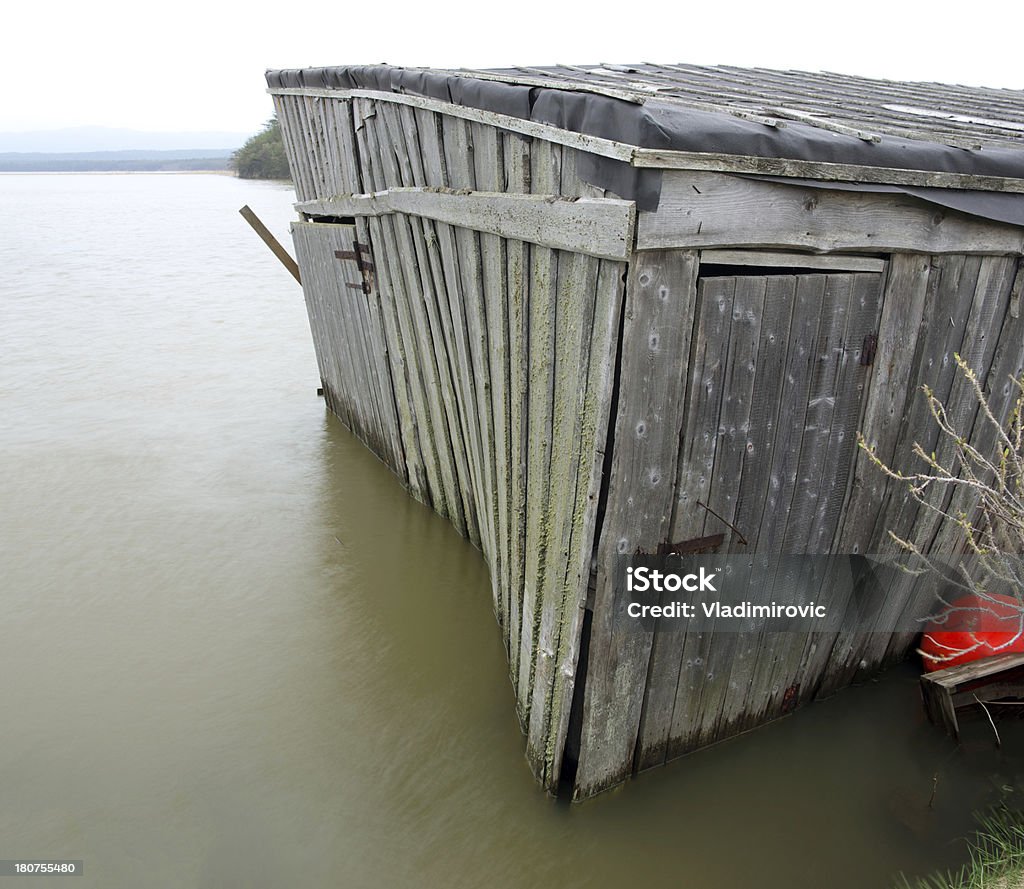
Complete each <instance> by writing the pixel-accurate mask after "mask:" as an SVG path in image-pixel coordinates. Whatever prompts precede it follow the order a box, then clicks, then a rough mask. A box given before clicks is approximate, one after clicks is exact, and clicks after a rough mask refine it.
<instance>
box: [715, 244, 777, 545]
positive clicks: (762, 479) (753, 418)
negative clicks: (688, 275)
mask: <svg viewBox="0 0 1024 889" xmlns="http://www.w3.org/2000/svg"><path fill="white" fill-rule="evenodd" d="M702 261H703V259H702ZM795 303H796V278H795V276H792V275H773V276H771V277H768V278H766V279H765V295H764V314H763V316H762V319H761V330H760V342H759V344H758V349H757V362H756V365H755V376H754V388H753V392H752V394H751V397H750V425H749V429H748V430H747V442H746V447H745V454H744V455H743V467H742V470H741V472H742V475H741V477H742V479H743V484H742V485H741V486H740V487H739V489H738V491H737V495H736V496H737V503H736V510H735V514H734V517H733V518H732V522H733V524H734V525H736V527H737V528H739V529H740V531H741V532H742V533H743V535H744V537H745V538H746V540H747V542H748V547H747V550H748V551H749V552H758V551H763V548H762V547H761V546H760V545H759V538H760V531H761V522H762V518H763V516H764V511H765V504H766V503H767V502H768V498H769V495H770V492H771V468H772V462H773V456H774V449H775V440H776V430H777V425H778V421H779V409H780V403H781V399H780V397H779V396H780V394H781V393H782V392H783V391H784V383H785V380H784V378H783V372H784V370H785V367H786V353H787V350H788V346H789V335H790V327H791V324H792V317H793V308H794V305H795Z"/></svg>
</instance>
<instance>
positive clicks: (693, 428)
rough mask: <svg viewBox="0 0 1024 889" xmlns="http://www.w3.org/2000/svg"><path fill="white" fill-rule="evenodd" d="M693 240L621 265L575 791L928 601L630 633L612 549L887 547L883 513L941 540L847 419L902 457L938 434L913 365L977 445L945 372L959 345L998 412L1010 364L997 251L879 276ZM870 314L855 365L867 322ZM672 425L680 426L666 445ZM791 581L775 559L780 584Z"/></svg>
mask: <svg viewBox="0 0 1024 889" xmlns="http://www.w3.org/2000/svg"><path fill="white" fill-rule="evenodd" d="M696 257H697V254H696V253H695V252H687V251H664V252H663V251H652V252H647V251H645V252H643V253H640V254H638V256H637V260H636V263H635V264H634V267H633V268H632V269H631V277H630V280H631V282H632V283H631V285H630V287H629V288H628V291H627V303H626V319H625V325H624V333H623V336H624V340H623V355H624V358H623V368H622V387H621V391H620V396H619V405H618V417H617V420H616V427H615V429H616V434H615V440H614V442H615V443H614V463H613V469H612V475H611V481H610V491H609V496H608V503H609V506H608V511H607V513H606V517H605V524H604V527H603V528H602V531H601V538H600V545H599V547H600V548H599V561H598V575H597V581H596V589H597V593H596V597H595V609H594V622H593V635H592V638H591V641H590V657H589V662H588V665H587V680H586V696H585V702H584V715H583V730H582V738H581V743H580V750H581V752H580V761H579V766H578V770H577V773H576V780H575V787H574V796H575V797H576V798H577V799H581V798H585V797H587V796H590V795H592V794H594V793H596V792H599V791H601V790H603V789H606V788H607V787H609V786H611V785H613V784H615V783H617V782H619V781H621V780H623V779H624V778H626V777H628V776H629V775H630V774H633V773H635V772H637V771H641V770H643V769H646V768H649V767H652V766H655V765H658V764H661V763H663V762H665V761H666V760H668V759H671V758H673V757H675V756H679V755H682V754H684V753H687V752H690V751H692V750H695V749H697V748H699V747H702V746H705V745H707V744H710V743H713V742H715V741H718V740H721V739H723V738H726V737H729V736H730V735H733V734H736V733H738V732H741V731H744V730H746V729H748V728H751V727H753V726H755V725H758V724H760V723H763V722H766V721H768V720H770V719H774V718H777V717H778V716H781V715H784V714H785V713H787V712H789V711H790V710H791V709H793V708H794V707H796V706H798V705H800V704H802V703H805V702H807V701H809V700H812V699H814V698H817V697H821V696H823V695H826V694H829V693H831V692H832V691H835V690H836V689H838V688H841V687H843V686H845V685H848V684H849V683H850V682H851V681H853V680H855V679H856V678H858V677H860V676H864V675H867V674H869V673H870V672H872V671H875V670H877V669H878V668H879V667H880V666H882V665H884V664H886V663H888V662H891V661H892V660H894V659H897V658H899V657H902V656H903V655H904V654H905V652H906V650H907V648H908V647H909V646H910V645H911V644H912V642H913V634H911V633H897V634H893V633H892V628H893V627H895V626H897V623H898V622H899V621H901V620H902V621H904V622H905V621H906V620H908V619H909V618H910V617H912V616H915V615H919V614H920V613H921V608H922V607H924V605H923V603H922V601H921V598H920V595H919V594H917V595H915V587H914V584H913V583H912V582H905V583H903V584H901V585H898V586H897V587H896V588H895V589H894V590H892V591H891V593H890V594H889V595H888V597H887V598H886V600H885V602H884V603H883V607H882V608H881V609H879V610H878V611H877V612H876V613H874V614H870V615H867V616H866V617H865V620H864V622H861V623H857V622H855V621H854V620H853V618H852V617H851V618H850V620H849V621H848V622H847V624H846V625H845V626H846V627H847V628H846V629H844V631H843V632H841V633H832V634H824V633H817V634H805V635H804V636H793V635H791V634H788V635H782V636H776V637H774V638H767V637H759V636H758V635H757V634H755V633H750V634H737V633H728V634H724V633H719V634H715V633H714V632H703V633H690V634H687V633H686V632H685V629H681V628H680V625H679V623H678V622H674V621H662V622H660V623H659V624H658V625H657V626H656V627H655V631H654V632H653V633H644V632H639V631H638V630H637V629H636V627H635V625H634V626H633V627H630V625H629V622H628V621H624V620H622V619H621V612H622V609H624V607H625V605H626V604H627V602H626V598H627V597H626V595H625V594H624V593H623V585H622V584H621V583H616V582H615V577H614V575H613V574H612V572H613V570H614V566H615V564H616V563H615V556H616V554H619V555H621V554H627V553H632V552H635V551H636V550H638V549H640V550H643V551H645V552H653V551H655V549H656V548H657V546H658V545H659V544H660V543H666V542H671V543H677V542H680V541H684V540H688V539H692V538H696V537H701V536H703V535H708V534H713V533H723V534H724V535H725V547H724V548H725V550H726V551H728V552H733V553H750V554H752V556H753V558H754V559H755V560H760V562H761V563H762V567H764V566H765V565H770V564H771V561H772V556H773V555H774V554H778V553H893V552H896V551H897V547H896V544H895V543H894V542H893V541H892V540H891V539H890V537H889V534H888V532H889V530H893V531H895V532H896V533H900V534H902V535H904V536H909V537H910V538H911V539H915V540H926V541H930V542H931V543H930V545H931V547H932V549H933V551H935V552H953V551H954V550H955V548H956V547H957V545H958V544H959V542H960V541H959V538H958V536H957V534H956V533H955V529H953V528H952V527H951V526H950V523H946V524H945V525H940V523H939V521H937V519H936V514H935V513H934V512H933V511H930V510H927V509H924V508H921V507H919V506H918V504H916V503H915V502H914V501H913V500H912V499H911V498H909V496H908V495H907V493H906V491H905V490H904V489H903V487H902V486H900V485H898V484H894V483H891V482H888V481H887V480H886V479H885V477H884V476H883V475H882V474H881V473H880V472H879V471H878V470H877V469H876V468H875V467H873V466H872V465H871V463H870V461H869V460H868V458H867V456H866V455H865V454H863V453H861V452H860V451H859V450H858V449H857V448H856V447H855V434H856V432H857V431H860V430H862V431H863V433H864V435H865V437H866V439H867V440H868V442H869V443H871V444H872V445H874V446H876V447H877V449H878V453H879V455H880V456H881V457H882V458H883V459H885V460H886V461H889V462H890V463H893V464H895V465H897V466H900V467H903V468H905V469H910V468H911V466H912V465H913V458H912V457H911V448H912V445H913V443H914V442H920V443H921V444H922V445H923V446H924V447H925V448H926V449H927V450H929V451H930V450H932V449H939V450H940V452H941V450H942V444H941V443H940V442H939V440H938V436H937V434H936V431H935V427H934V424H933V423H932V422H931V419H930V416H929V415H928V412H927V406H926V403H925V400H924V396H923V394H922V393H921V392H920V387H921V386H922V385H923V384H926V383H927V384H928V385H930V386H932V388H933V389H935V391H936V393H937V394H938V395H939V396H940V397H941V398H942V399H943V400H944V401H946V403H947V404H948V405H949V406H950V409H951V412H952V415H953V416H956V417H957V418H958V419H959V420H960V421H962V422H963V423H964V424H965V425H966V428H968V429H973V430H974V431H973V432H972V441H977V442H978V443H979V445H980V444H984V438H985V436H986V435H989V432H990V430H989V428H988V427H987V426H986V425H985V424H984V423H983V422H981V420H980V419H979V417H978V412H977V408H976V404H975V403H974V401H973V399H972V397H971V395H970V393H969V392H968V391H967V389H966V387H965V385H964V384H963V381H962V380H961V379H959V378H957V376H956V375H955V374H954V366H955V363H954V360H953V354H954V352H956V353H959V354H961V355H963V356H964V357H965V358H966V359H967V360H968V362H969V363H970V365H971V367H972V368H974V370H975V371H976V372H977V373H978V375H979V377H980V379H981V380H983V381H984V383H985V386H986V390H987V391H988V392H990V393H991V395H992V398H993V399H994V401H995V403H996V406H997V411H1001V412H1002V413H1003V414H1004V415H1005V413H1006V411H1008V410H1009V407H1010V404H1011V400H1012V394H1013V392H1012V388H1011V386H1010V384H1009V382H1008V378H1009V376H1010V375H1014V374H1016V375H1019V374H1020V373H1021V372H1022V370H1024V326H1022V321H1021V319H1020V312H1019V307H1017V306H1015V305H1014V303H1013V300H1012V293H1013V289H1014V281H1015V277H1016V276H1017V274H1018V271H1017V260H1016V259H1014V258H1010V257H999V256H964V255H956V254H953V255H935V256H928V255H920V254H896V255H894V256H893V257H892V259H891V262H890V265H889V268H888V272H887V275H886V276H885V277H884V279H883V277H882V276H881V275H878V274H871V273H858V274H828V275H826V274H800V275H787V274H784V273H782V274H779V275H770V276H759V275H756V274H754V275H750V276H741V277H714V276H713V275H714V272H713V271H709V272H708V275H709V277H704V278H699V277H698V274H699V263H698V262H697V261H696ZM680 263H683V264H682V265H680ZM673 264H674V265H673ZM670 270H671V271H670ZM780 271H781V270H780ZM662 274H666V275H667V276H668V277H669V278H670V280H671V282H672V285H673V286H671V287H670V288H669V291H668V298H669V299H670V300H672V301H674V302H675V303H676V305H675V306H674V307H673V310H672V312H671V313H670V314H671V317H672V318H673V319H676V320H678V319H679V318H681V317H682V318H689V319H692V323H691V324H690V325H687V324H683V325H677V326H676V327H674V328H672V327H669V328H667V329H666V326H665V319H664V315H663V311H664V304H663V303H662V302H659V300H657V299H652V298H651V297H652V294H651V292H650V288H651V287H652V286H654V287H657V288H659V289H658V290H657V292H658V293H659V294H661V293H662V292H663V291H662V290H661V289H660V284H659V275H662ZM873 331H878V345H877V351H876V354H875V358H874V362H873V364H872V365H871V366H870V367H867V366H863V365H862V364H861V348H862V346H863V336H864V334H865V333H866V332H873ZM656 343H657V344H661V343H668V344H669V345H670V348H671V350H672V351H673V352H674V353H675V354H676V355H679V354H682V355H688V360H687V361H685V362H683V363H682V365H683V366H682V367H681V366H680V362H678V361H672V360H665V359H663V358H662V357H661V356H660V355H659V352H658V349H657V348H655V347H654V344H656ZM630 356H632V359H631V358H630ZM641 356H642V357H641ZM680 394H682V395H683V397H682V398H681V397H680ZM670 442H679V444H680V450H679V452H678V454H676V453H675V452H674V451H673V449H672V448H671V447H670V446H669V443H670ZM698 504H705V505H707V506H709V507H710V508H711V509H713V510H714V513H717V514H718V516H721V517H722V518H718V517H717V516H715V515H714V514H713V513H712V512H710V511H709V510H707V509H704V508H702V507H701V506H699V505H698ZM723 519H724V520H725V521H723ZM733 526H735V528H734V527H733ZM736 529H738V530H739V531H740V532H742V534H743V539H744V540H745V541H746V543H743V542H742V541H741V540H739V539H737V533H736ZM780 570H781V569H780ZM829 570H842V569H840V568H836V566H831V568H830V569H829ZM834 579H835V578H831V579H830V578H827V577H822V578H816V577H812V578H811V580H812V581H813V582H815V583H821V584H824V583H830V582H831V580H834ZM792 580H793V578H792V577H786V576H783V575H782V574H777V575H776V580H775V586H776V588H777V589H778V588H780V587H782V586H785V585H787V584H789V583H791V582H792ZM752 598H753V597H752ZM766 600H767V601H770V596H767V597H766ZM858 619H859V618H858Z"/></svg>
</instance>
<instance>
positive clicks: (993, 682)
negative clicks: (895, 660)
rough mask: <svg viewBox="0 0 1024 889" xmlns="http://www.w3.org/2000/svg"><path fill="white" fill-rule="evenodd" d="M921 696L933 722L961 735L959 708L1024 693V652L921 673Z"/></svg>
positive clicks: (956, 735) (952, 733)
mask: <svg viewBox="0 0 1024 889" xmlns="http://www.w3.org/2000/svg"><path fill="white" fill-rule="evenodd" d="M921 696H922V698H923V699H924V704H925V711H926V712H927V713H928V717H929V719H930V720H931V721H932V722H933V723H938V724H941V725H942V726H943V727H944V728H945V729H946V731H947V732H948V733H949V734H950V735H952V736H953V737H954V738H956V739H958V738H959V736H960V726H959V723H958V720H957V716H956V711H957V709H958V708H960V707H964V706H973V705H975V703H976V702H977V701H978V700H981V701H992V700H998V699H1001V698H1007V697H1014V698H1021V697H1022V696H1024V654H1004V655H999V656H997V657H989V658H982V659H981V660H977V661H972V662H971V663H968V664H960V665H959V666H956V667H947V668H946V669H945V670H936V671H934V672H932V673H923V674H922V675H921Z"/></svg>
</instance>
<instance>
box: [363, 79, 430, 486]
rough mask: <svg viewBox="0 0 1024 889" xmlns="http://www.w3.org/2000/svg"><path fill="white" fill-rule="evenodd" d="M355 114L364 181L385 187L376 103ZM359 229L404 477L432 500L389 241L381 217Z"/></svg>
mask: <svg viewBox="0 0 1024 889" xmlns="http://www.w3.org/2000/svg"><path fill="white" fill-rule="evenodd" d="M354 110H355V115H356V138H357V140H358V144H359V159H360V163H361V165H362V169H361V177H362V181H363V183H364V185H368V186H370V187H372V188H373V189H378V188H383V187H384V185H383V181H384V178H383V173H382V172H381V171H380V169H379V166H380V158H379V157H377V156H376V155H375V153H374V152H373V151H372V150H371V146H370V136H371V134H370V132H369V129H368V127H367V125H366V124H367V120H369V119H371V118H372V117H373V116H374V115H375V114H376V109H375V108H374V107H373V103H372V102H370V101H368V100H365V99H357V100H356V101H355V103H354ZM356 230H357V232H359V233H360V236H361V238H360V239H362V235H363V233H364V232H366V233H368V234H369V237H367V239H366V242H367V243H370V244H371V245H372V247H373V257H374V276H375V280H376V283H377V287H378V290H379V292H380V310H381V320H382V322H383V327H384V335H385V339H386V341H387V343H388V358H389V361H390V364H391V380H392V385H393V389H394V393H395V407H396V413H397V416H398V427H399V432H400V434H401V438H402V453H403V454H404V456H405V477H406V481H407V484H408V487H409V491H410V493H412V495H413V496H414V497H416V499H417V500H421V501H423V502H426V503H429V502H430V483H429V481H428V477H427V472H426V467H425V465H424V458H423V455H422V452H421V447H420V440H419V439H420V435H419V428H418V418H417V417H416V415H415V410H414V408H413V397H412V393H411V390H412V385H413V382H412V374H413V372H414V370H415V369H414V368H413V367H411V366H410V361H409V360H407V358H406V348H405V344H404V343H403V340H402V337H401V335H400V333H399V323H398V317H397V311H398V310H397V302H398V297H397V296H396V293H395V287H394V282H393V279H392V270H391V264H390V255H391V251H390V249H389V247H388V245H387V242H386V239H385V235H384V229H383V227H382V225H381V221H380V219H379V218H376V217H369V218H367V219H366V220H365V221H363V220H357V225H356Z"/></svg>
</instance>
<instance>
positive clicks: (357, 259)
mask: <svg viewBox="0 0 1024 889" xmlns="http://www.w3.org/2000/svg"><path fill="white" fill-rule="evenodd" d="M364 251H365V252H366V253H369V252H370V245H369V244H360V243H359V241H353V242H352V249H351V250H335V251H334V256H335V258H336V259H339V260H341V261H343V262H344V261H346V260H348V261H351V262H354V263H355V264H356V268H357V269H359V274H360V276H361V277H362V279H363V281H362V283H361V284H352V283H349V282H346V284H345V286H346V287H350V288H351V289H352V290H362V291H363V293H365V294H366V295H367V296H369V295H370V284H371V282H372V278H371V275H372V274H373V271H374V268H373V263H372V262H370V260H368V259H367V258H366V256H364Z"/></svg>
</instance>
